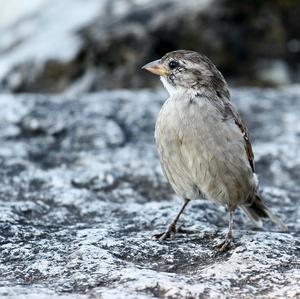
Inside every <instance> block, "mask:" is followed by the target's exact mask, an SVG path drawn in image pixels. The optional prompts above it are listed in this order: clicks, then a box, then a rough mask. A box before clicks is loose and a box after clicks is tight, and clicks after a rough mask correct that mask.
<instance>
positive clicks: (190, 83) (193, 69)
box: [143, 50, 228, 95]
mask: <svg viewBox="0 0 300 299" xmlns="http://www.w3.org/2000/svg"><path fill="white" fill-rule="evenodd" d="M143 69H146V70H147V71H149V72H151V73H153V74H156V75H159V76H160V78H161V81H162V82H163V84H164V86H165V88H166V89H167V90H168V92H169V93H170V95H172V94H174V93H176V92H178V91H182V90H184V89H195V90H197V91H198V90H206V91H207V90H211V91H213V92H218V93H219V92H222V93H226V94H227V93H228V90H227V84H226V82H225V80H224V78H223V76H222V74H221V73H220V72H219V71H218V69H217V68H216V66H215V65H214V64H213V63H212V62H211V61H210V60H209V59H208V58H207V57H206V56H203V55H200V54H199V53H197V52H194V51H188V50H178V51H173V52H170V53H167V54H166V55H164V56H163V57H162V58H161V59H158V60H155V61H152V62H150V63H147V64H146V65H144V66H143Z"/></svg>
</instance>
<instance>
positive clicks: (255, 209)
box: [241, 194, 287, 231]
mask: <svg viewBox="0 0 300 299" xmlns="http://www.w3.org/2000/svg"><path fill="white" fill-rule="evenodd" d="M241 208H242V209H243V211H244V212H245V213H246V214H247V216H248V217H249V218H250V219H251V220H252V222H253V223H254V224H255V226H256V227H259V228H261V227H262V226H263V224H262V220H261V218H270V219H271V220H272V221H273V222H274V223H275V224H277V225H278V226H279V227H280V228H281V229H282V230H284V231H286V230H287V226H286V225H285V224H284V223H283V222H282V220H281V219H280V218H278V217H277V216H275V215H274V214H273V213H272V212H271V210H270V209H269V208H268V207H267V206H266V205H265V203H264V202H263V201H262V200H261V198H260V197H259V195H258V194H256V195H255V198H254V201H253V202H252V204H251V205H249V206H247V205H244V206H241Z"/></svg>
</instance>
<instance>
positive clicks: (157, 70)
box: [142, 59, 168, 76]
mask: <svg viewBox="0 0 300 299" xmlns="http://www.w3.org/2000/svg"><path fill="white" fill-rule="evenodd" d="M142 69H145V70H147V71H149V72H151V73H153V74H155V75H159V76H164V75H166V74H167V73H168V70H167V69H166V68H165V67H164V66H163V64H162V63H161V60H160V59H158V60H155V61H152V62H149V63H147V64H145V65H144V66H143V67H142Z"/></svg>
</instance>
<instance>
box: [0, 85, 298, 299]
mask: <svg viewBox="0 0 300 299" xmlns="http://www.w3.org/2000/svg"><path fill="white" fill-rule="evenodd" d="M232 94H233V101H234V102H235V103H236V105H237V106H238V107H239V110H240V111H241V113H242V114H243V116H244V118H245V119H246V121H247V123H248V125H249V129H250V131H251V133H252V138H253V141H254V152H255V154H256V160H257V170H258V173H259V176H260V181H261V191H262V194H263V197H264V198H265V201H266V202H267V203H268V204H269V205H270V206H272V208H273V210H274V212H275V213H277V214H278V215H279V216H280V217H281V218H282V219H283V220H284V221H285V223H286V224H287V225H288V227H289V231H288V232H287V233H282V232H279V231H278V230H277V228H276V227H274V226H273V225H272V224H271V223H270V222H268V221H266V223H265V228H264V230H260V231H257V230H254V229H253V227H252V225H251V223H250V221H249V220H248V219H247V218H246V216H244V215H243V214H242V212H241V211H238V212H237V213H236V217H235V224H234V235H235V247H234V248H232V249H231V250H230V251H229V252H226V253H222V254H221V253H216V252H215V251H214V249H213V247H214V245H215V244H216V243H217V242H218V241H220V240H221V238H223V234H224V231H225V228H226V226H227V216H226V211H225V210H224V208H222V207H219V206H216V205H214V204H213V203H209V202H206V201H204V200H199V201H195V202H194V203H193V204H192V205H191V206H190V207H189V208H188V210H187V211H186V213H185V214H184V216H183V217H182V219H181V228H180V230H179V233H178V235H177V236H176V238H175V239H174V240H172V241H169V242H165V243H161V242H156V241H153V240H151V236H152V235H153V234H154V233H157V232H159V231H161V230H162V229H163V228H164V227H165V226H166V224H167V223H168V221H170V220H171V218H172V217H173V216H174V214H175V213H176V212H177V211H178V209H179V206H180V204H181V202H180V200H179V199H177V198H176V197H175V196H174V194H173V192H172V191H171V190H170V187H169V186H168V184H167V183H166V181H165V179H164V177H163V175H162V173H161V170H160V166H159V162H158V158H157V154H156V151H155V148H154V145H153V126H154V121H155V117H156V115H157V112H158V110H159V107H160V105H161V103H162V100H163V99H164V98H165V97H166V94H165V93H164V92H163V91H150V90H142V91H112V92H99V93H94V94H87V95H82V96H80V97H75V96H71V95H68V94H65V95H57V96H55V95H53V96H45V95H22V94H21V95H5V94H4V95H1V96H0V128H1V130H0V140H1V147H0V163H1V167H0V178H1V179H0V205H1V209H0V211H1V212H0V261H1V267H0V277H1V278H0V279H1V281H0V297H1V298H10V299H11V298H24V299H32V298H39V299H40V298H42V299H49V298H60V299H62V298H72V299H73V298H78V299H83V298H104V299H106V298H107V299H110V298H299V297H300V289H299V284H300V245H299V228H300V221H299V219H300V217H299V216H300V207H299V197H300V187H299V179H300V121H299V111H300V101H299V98H300V88H299V87H296V86H294V87H289V88H285V89H281V90H271V89H270V90H259V89H247V90H246V89H245V90H242V89H235V90H232Z"/></svg>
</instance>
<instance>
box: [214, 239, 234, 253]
mask: <svg viewBox="0 0 300 299" xmlns="http://www.w3.org/2000/svg"><path fill="white" fill-rule="evenodd" d="M232 243H233V242H232V238H228V237H226V239H225V240H223V241H222V242H221V243H219V244H217V245H216V246H215V249H216V250H217V251H219V252H225V251H227V250H229V249H230V248H231V246H232Z"/></svg>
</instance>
